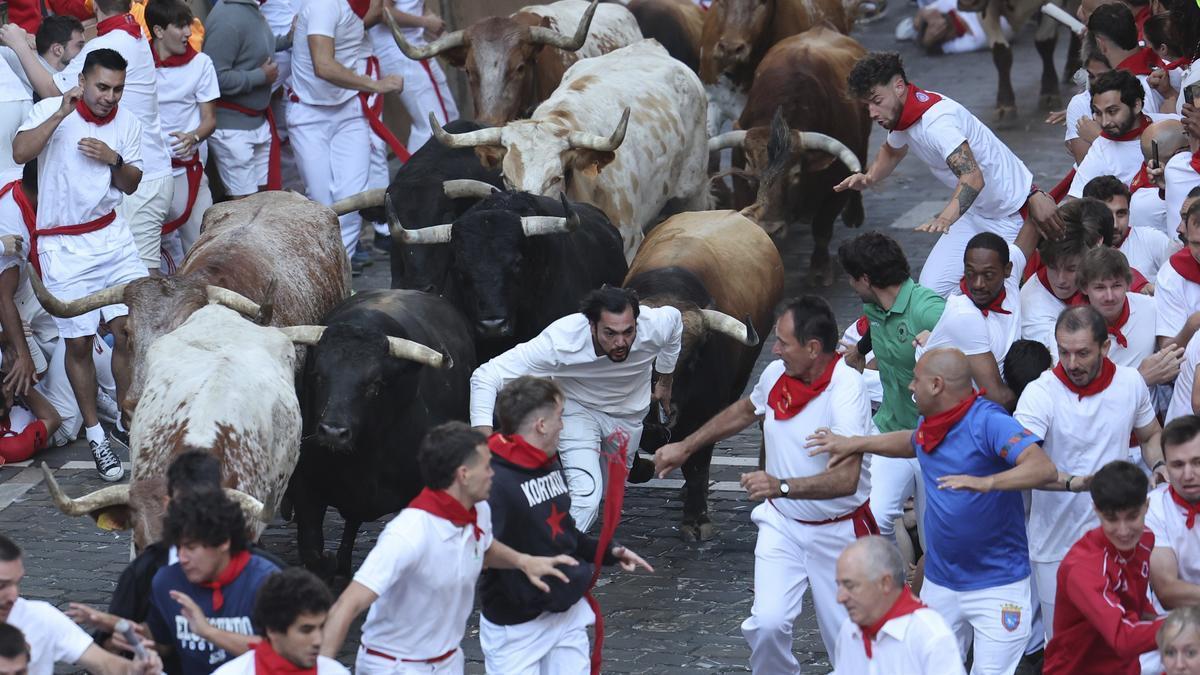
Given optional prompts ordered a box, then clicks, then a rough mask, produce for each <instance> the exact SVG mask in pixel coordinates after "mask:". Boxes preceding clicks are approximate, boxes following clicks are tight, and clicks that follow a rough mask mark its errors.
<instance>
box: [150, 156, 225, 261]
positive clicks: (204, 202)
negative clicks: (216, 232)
mask: <svg viewBox="0 0 1200 675" xmlns="http://www.w3.org/2000/svg"><path fill="white" fill-rule="evenodd" d="M187 198H188V184H187V174H186V173H185V174H184V175H182V176H175V197H174V199H172V200H171V208H170V210H168V211H167V222H170V221H172V220H175V219H176V218H178V217H179V216H181V215H183V210H184V209H185V208H187ZM212 205H213V198H212V192H211V191H210V190H209V189H208V174H207V173H201V174H200V189H199V191H198V192H196V202H195V204H193V205H192V213H191V215H190V216H188V219H187V222H185V223H184V224H183V225H180V226H179V229H177V230H175V231H174V232H171V233H170V234H166V235H164V236H163V240H162V253H163V254H164V255H163V256H162V266H161V270H162V272H163V274H167V273H169V272H172V271H174V270H173V269H171V268H178V267H179V266H180V265H182V264H183V259H184V257H185V256H187V252H188V251H190V250H191V248H192V244H195V243H196V239H198V238H199V237H200V224H201V222H202V221H203V220H204V212H205V211H207V210H208V207H210V206H212ZM167 256H170V262H171V263H172V264H171V265H168V264H167V262H168V261H167Z"/></svg>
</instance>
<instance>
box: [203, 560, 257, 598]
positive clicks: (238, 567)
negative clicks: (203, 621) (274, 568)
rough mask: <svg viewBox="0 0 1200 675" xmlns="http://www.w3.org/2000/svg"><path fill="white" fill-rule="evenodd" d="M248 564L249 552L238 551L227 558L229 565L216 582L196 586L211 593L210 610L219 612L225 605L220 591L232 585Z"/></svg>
mask: <svg viewBox="0 0 1200 675" xmlns="http://www.w3.org/2000/svg"><path fill="white" fill-rule="evenodd" d="M249 563H250V551H238V552H237V553H234V554H233V555H232V556H231V557H230V558H229V564H228V565H226V566H225V569H224V570H222V571H221V576H219V577H217V580H216V581H212V582H209V583H206V584H197V586H200V587H201V588H207V589H210V590H211V591H212V608H213V611H214V612H219V611H221V606H222V605H224V604H225V596H224V595H222V594H221V589H222V588H224V587H226V586H228V585H229V584H232V583H233V582H234V580H235V579H237V578H238V575H239V574H241V573H242V570H244V569H246V565H247V564H249Z"/></svg>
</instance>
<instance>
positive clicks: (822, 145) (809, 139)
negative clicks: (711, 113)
mask: <svg viewBox="0 0 1200 675" xmlns="http://www.w3.org/2000/svg"><path fill="white" fill-rule="evenodd" d="M792 141H793V142H794V143H795V144H797V147H798V148H799V149H801V150H820V151H821V152H827V153H829V154H831V155H833V156H834V157H836V158H837V159H838V161H840V162H841V163H842V164H845V165H846V168H847V169H850V172H851V173H859V172H861V171H862V164H861V163H859V161H858V157H857V156H855V154H854V153H853V152H851V151H850V148H848V147H846V144H845V143H842V142H841V141H839V140H838V139H836V138H834V137H833V136H826V135H825V134H819V133H817V132H815V131H793V132H792ZM709 149H710V150H711V149H712V141H709Z"/></svg>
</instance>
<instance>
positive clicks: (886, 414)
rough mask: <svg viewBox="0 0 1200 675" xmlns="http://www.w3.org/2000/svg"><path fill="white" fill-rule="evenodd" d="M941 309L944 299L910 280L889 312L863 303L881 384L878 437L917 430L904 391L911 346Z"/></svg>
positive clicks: (907, 393) (910, 366)
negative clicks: (879, 434) (900, 431)
mask: <svg viewBox="0 0 1200 675" xmlns="http://www.w3.org/2000/svg"><path fill="white" fill-rule="evenodd" d="M945 308H946V299H945V298H943V297H942V296H940V295H938V294H937V293H934V292H933V291H931V290H929V289H928V288H925V287H924V286H921V285H919V284H917V283H916V282H915V281H913V280H912V279H909V280H907V281H905V282H904V284H903V285H902V286H900V293H899V294H898V295H896V303H895V304H893V305H892V308H891V309H888V310H885V309H884V308H882V307H880V306H879V305H876V304H875V303H873V302H868V303H864V305H863V310H864V311H865V312H866V315H867V319H868V320H869V321H870V322H871V348H872V349H874V350H875V363H876V365H877V366H878V367H879V379H880V381H882V383H883V403H882V404H881V405H880V406H879V412H877V413H875V426H876V427H878V428H879V431H880V432H881V433H885V434H886V433H888V432H890V431H899V430H901V429H915V428H916V427H917V404H916V403H914V402H913V400H912V393H911V392H910V391H909V390H908V385H909V383H910V382H912V378H913V367H914V366H916V365H917V356H916V349H914V348H913V345H912V342H913V338H915V337H916V336H917V334H919V333H921V332H922V331H927V330H933V327H934V326H935V325H936V324H937V322H938V319H940V318H941V317H942V310H943V309H945Z"/></svg>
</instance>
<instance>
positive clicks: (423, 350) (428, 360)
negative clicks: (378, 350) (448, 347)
mask: <svg viewBox="0 0 1200 675" xmlns="http://www.w3.org/2000/svg"><path fill="white" fill-rule="evenodd" d="M388 353H389V354H391V355H392V356H394V357H396V358H398V359H407V360H409V361H415V362H417V363H420V364H423V365H426V366H429V367H430V368H451V367H453V366H454V359H452V358H450V355H449V354H442V353H441V352H439V351H437V350H436V349H433V348H431V347H426V346H425V345H423V344H421V343H420V342H413V341H412V340H405V339H404V338H398V337H392V336H390V335H389V336H388Z"/></svg>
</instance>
